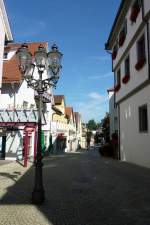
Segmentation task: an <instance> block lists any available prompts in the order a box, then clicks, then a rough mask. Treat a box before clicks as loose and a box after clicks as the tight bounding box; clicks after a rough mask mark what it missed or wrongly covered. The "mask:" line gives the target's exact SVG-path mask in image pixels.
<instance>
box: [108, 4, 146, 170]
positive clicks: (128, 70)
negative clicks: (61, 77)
mask: <svg viewBox="0 0 150 225" xmlns="http://www.w3.org/2000/svg"><path fill="white" fill-rule="evenodd" d="M106 50H107V51H111V52H112V62H113V71H114V77H115V79H114V80H115V82H114V92H115V103H116V104H117V109H118V128H119V150H120V159H121V160H124V161H127V162H131V163H135V164H138V165H141V166H145V167H150V150H149V145H150V1H149V0H132V1H126V0H122V2H121V5H120V8H119V10H118V13H117V16H116V18H115V21H114V24H113V27H112V30H111V32H110V35H109V38H108V41H107V43H106Z"/></svg>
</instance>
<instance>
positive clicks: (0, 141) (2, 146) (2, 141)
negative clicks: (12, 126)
mask: <svg viewBox="0 0 150 225" xmlns="http://www.w3.org/2000/svg"><path fill="white" fill-rule="evenodd" d="M5 150H6V136H2V137H0V159H5Z"/></svg>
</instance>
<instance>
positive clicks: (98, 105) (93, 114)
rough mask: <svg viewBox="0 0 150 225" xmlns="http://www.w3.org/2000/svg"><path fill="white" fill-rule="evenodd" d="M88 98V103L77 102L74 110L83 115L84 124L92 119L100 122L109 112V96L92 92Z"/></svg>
mask: <svg viewBox="0 0 150 225" xmlns="http://www.w3.org/2000/svg"><path fill="white" fill-rule="evenodd" d="M87 96H88V99H86V101H84V102H75V103H74V108H75V109H76V111H78V112H79V113H81V115H82V121H83V122H87V121H88V120H90V119H94V120H95V121H97V122H100V121H101V119H102V118H103V117H104V115H105V113H106V111H108V96H107V95H101V94H99V93H97V92H91V93H89V94H88V95H87Z"/></svg>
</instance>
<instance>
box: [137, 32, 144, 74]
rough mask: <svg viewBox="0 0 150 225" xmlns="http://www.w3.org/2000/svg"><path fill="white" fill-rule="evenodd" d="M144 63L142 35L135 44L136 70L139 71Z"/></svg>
mask: <svg viewBox="0 0 150 225" xmlns="http://www.w3.org/2000/svg"><path fill="white" fill-rule="evenodd" d="M145 62H146V54H145V36H144V35H143V36H142V37H141V38H140V39H139V40H138V42H137V64H136V65H135V68H136V70H140V69H141V68H142V67H143V65H144V64H145Z"/></svg>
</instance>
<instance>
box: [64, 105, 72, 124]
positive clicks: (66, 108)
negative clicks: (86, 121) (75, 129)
mask: <svg viewBox="0 0 150 225" xmlns="http://www.w3.org/2000/svg"><path fill="white" fill-rule="evenodd" d="M65 114H66V116H67V117H68V119H70V118H71V114H72V117H73V121H74V114H73V108H72V107H68V106H67V107H65Z"/></svg>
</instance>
